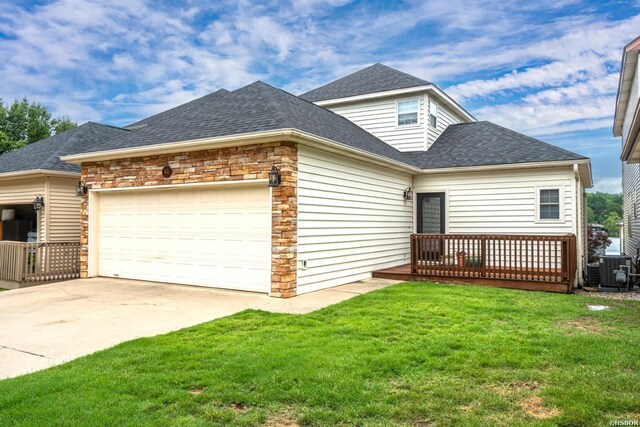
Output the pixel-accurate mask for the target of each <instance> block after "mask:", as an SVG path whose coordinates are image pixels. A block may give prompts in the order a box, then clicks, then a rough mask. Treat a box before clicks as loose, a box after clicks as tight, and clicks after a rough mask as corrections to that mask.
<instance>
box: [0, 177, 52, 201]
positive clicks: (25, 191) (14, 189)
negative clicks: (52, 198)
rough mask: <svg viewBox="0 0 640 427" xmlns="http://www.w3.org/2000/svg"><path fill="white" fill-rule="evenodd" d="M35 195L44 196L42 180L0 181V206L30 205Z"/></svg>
mask: <svg viewBox="0 0 640 427" xmlns="http://www.w3.org/2000/svg"><path fill="white" fill-rule="evenodd" d="M36 194H44V179H42V178H40V179H38V178H34V179H19V178H18V179H15V180H13V179H12V180H11V181H0V206H3V205H30V204H31V203H33V199H35V195H36Z"/></svg>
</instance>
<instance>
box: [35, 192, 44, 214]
mask: <svg viewBox="0 0 640 427" xmlns="http://www.w3.org/2000/svg"><path fill="white" fill-rule="evenodd" d="M43 207H44V197H42V194H36V198H35V199H34V200H33V210H34V211H36V212H38V211H39V210H40V209H42V208H43Z"/></svg>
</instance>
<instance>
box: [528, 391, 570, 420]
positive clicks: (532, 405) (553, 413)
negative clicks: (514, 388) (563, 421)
mask: <svg viewBox="0 0 640 427" xmlns="http://www.w3.org/2000/svg"><path fill="white" fill-rule="evenodd" d="M520 406H522V409H523V410H524V411H525V412H526V413H527V414H529V415H531V416H532V417H533V418H536V419H538V420H546V419H548V418H553V417H557V416H558V415H560V410H559V409H558V408H550V407H548V406H545V405H544V400H543V399H542V398H541V397H540V396H529V397H527V398H526V399H524V400H523V401H522V403H521V404H520Z"/></svg>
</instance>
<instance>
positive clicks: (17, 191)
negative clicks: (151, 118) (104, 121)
mask: <svg viewBox="0 0 640 427" xmlns="http://www.w3.org/2000/svg"><path fill="white" fill-rule="evenodd" d="M124 132H126V131H125V130H122V129H117V128H114V127H112V126H106V125H101V124H97V123H86V124H84V125H82V126H79V127H77V128H74V129H70V130H68V131H66V132H63V133H60V134H57V135H55V136H52V137H50V138H47V139H43V140H41V141H37V142H34V143H32V144H29V145H27V146H25V147H23V148H20V149H18V150H14V151H11V152H9V153H5V154H3V155H0V211H2V210H13V211H14V213H15V220H12V221H6V222H4V223H3V224H0V231H4V233H2V232H0V240H16V241H26V239H27V233H28V232H36V233H37V240H38V241H45V242H66V241H76V242H77V241H79V240H80V198H79V197H76V185H77V184H78V181H79V180H80V167H79V166H77V165H72V164H69V163H65V162H63V161H61V160H60V156H62V155H67V154H74V153H78V152H79V151H82V150H83V149H84V148H85V147H86V146H87V145H91V144H94V143H96V142H99V141H102V140H104V139H109V138H112V137H114V136H116V135H119V134H121V133H124ZM36 196H42V198H43V201H44V206H43V208H42V209H41V210H40V211H39V212H38V213H36V212H35V211H34V208H33V201H34V199H35V198H36Z"/></svg>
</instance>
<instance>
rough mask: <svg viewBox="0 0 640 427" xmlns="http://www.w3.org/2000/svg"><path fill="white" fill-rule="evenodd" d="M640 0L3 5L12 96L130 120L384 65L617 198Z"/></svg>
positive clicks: (3, 84)
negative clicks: (620, 116)
mask: <svg viewBox="0 0 640 427" xmlns="http://www.w3.org/2000/svg"><path fill="white" fill-rule="evenodd" d="M638 35H640V1H637V0H635V1H610V2H603V1H598V2H587V1H576V0H538V1H532V2H529V1H527V2H523V1H509V0H502V1H489V0H479V1H463V0H426V1H415V2H411V1H408V2H397V1H396V2H382V1H370V2H357V1H349V0H300V1H293V2H288V1H266V2H252V1H244V0H241V1H215V2H210V1H202V2H200V1H185V2H170V1H144V0H115V1H110V0H96V1H87V0H59V1H37V2H23V1H19V0H18V1H15V0H13V1H9V0H0V53H1V55H2V61H0V97H1V98H3V99H4V101H5V102H9V101H11V100H13V99H15V98H22V97H23V96H27V97H28V98H29V99H32V100H35V101H40V102H42V103H43V104H45V105H47V106H48V107H50V108H51V109H52V110H53V111H54V113H55V114H57V115H69V116H70V117H71V118H72V119H74V120H77V121H79V122H85V121H88V120H93V121H98V122H103V123H109V124H114V125H125V124H127V123H130V122H133V121H135V120H137V119H140V118H142V117H145V116H148V115H150V114H153V113H156V112H158V111H162V110H164V109H167V108H169V107H172V106H175V105H178V104H181V103H183V102H186V101H188V100H191V99H193V98H195V97H198V96H201V95H204V94H206V93H209V92H212V91H214V90H217V89H219V88H221V87H224V88H226V89H229V90H233V89H236V88H238V87H241V86H244V85H245V84H248V83H251V82H253V81H255V80H263V81H266V82H267V83H270V84H273V85H275V86H279V87H282V88H283V89H285V90H287V91H289V92H292V93H294V94H299V93H302V92H304V91H306V90H309V89H312V88H314V87H316V86H319V85H321V84H324V83H326V82H328V81H331V80H333V79H335V78H338V77H341V76H343V75H346V74H348V73H350V72H353V71H356V70H358V69H360V68H363V67H365V66H367V65H370V64H372V63H375V62H382V63H385V64H387V65H390V66H392V67H395V68H398V69H400V70H402V71H405V72H408V73H410V74H413V75H415V76H418V77H421V78H423V79H426V80H429V81H433V82H435V83H437V84H438V85H440V87H442V88H443V89H445V91H446V92H447V93H449V94H450V95H451V96H453V97H454V98H455V99H456V100H457V101H458V102H460V104H462V105H463V106H464V107H465V108H466V109H467V110H469V111H470V112H471V113H472V114H474V115H475V116H476V117H477V118H479V119H482V120H490V121H493V122H495V123H498V124H501V125H504V126H507V127H509V128H512V129H514V130H517V131H520V132H523V133H525V134H527V135H530V136H534V137H537V138H540V139H542V140H545V141H547V142H550V143H553V144H556V145H559V146H561V147H564V148H567V149H569V150H572V151H576V152H578V153H580V154H584V155H587V156H589V157H591V158H592V161H593V172H594V178H595V180H596V189H597V190H603V191H620V162H619V160H618V157H619V151H620V141H619V140H618V139H615V138H613V137H612V134H611V128H612V120H613V111H614V104H615V95H616V90H617V84H618V73H619V68H620V59H621V54H622V48H623V46H624V45H625V44H626V43H627V42H629V41H630V40H632V39H633V38H634V37H636V36H638Z"/></svg>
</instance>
